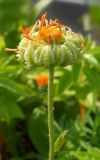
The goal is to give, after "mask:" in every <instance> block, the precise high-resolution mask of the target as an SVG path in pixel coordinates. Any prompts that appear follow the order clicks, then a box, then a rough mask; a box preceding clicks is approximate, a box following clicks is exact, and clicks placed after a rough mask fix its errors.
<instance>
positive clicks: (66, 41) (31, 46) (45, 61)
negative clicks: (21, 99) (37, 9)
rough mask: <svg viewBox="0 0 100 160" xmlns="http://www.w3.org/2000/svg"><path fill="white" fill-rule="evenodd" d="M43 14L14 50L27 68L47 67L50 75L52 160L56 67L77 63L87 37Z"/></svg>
mask: <svg viewBox="0 0 100 160" xmlns="http://www.w3.org/2000/svg"><path fill="white" fill-rule="evenodd" d="M46 16H47V13H45V14H43V16H42V18H41V20H38V21H37V22H36V23H35V24H34V26H33V28H32V29H31V30H30V31H29V32H26V30H25V31H24V32H23V36H22V40H21V42H20V43H19V45H18V47H17V49H8V48H7V49H6V51H15V52H16V53H17V57H18V59H19V60H20V61H23V62H25V65H26V66H28V67H33V66H39V67H46V68H47V69H48V71H49V75H48V128H49V160H53V159H54V152H55V151H54V125H53V121H54V120H53V79H54V67H55V66H67V65H70V64H74V63H76V62H77V61H78V60H79V59H80V57H81V56H82V53H83V50H84V40H83V38H82V36H81V35H80V34H77V33H74V32H72V30H71V29H70V28H69V27H66V26H64V25H62V24H61V23H60V22H59V21H58V20H54V21H52V20H50V21H48V20H47V19H46Z"/></svg>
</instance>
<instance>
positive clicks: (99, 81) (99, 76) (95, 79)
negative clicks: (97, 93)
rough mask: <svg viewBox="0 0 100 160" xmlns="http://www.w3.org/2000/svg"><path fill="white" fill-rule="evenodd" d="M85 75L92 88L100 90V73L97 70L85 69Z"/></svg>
mask: <svg viewBox="0 0 100 160" xmlns="http://www.w3.org/2000/svg"><path fill="white" fill-rule="evenodd" d="M84 73H85V75H86V78H87V80H88V81H89V83H90V85H91V87H92V88H93V89H96V90H100V72H99V71H98V70H97V69H95V68H89V67H88V68H87V67H84Z"/></svg>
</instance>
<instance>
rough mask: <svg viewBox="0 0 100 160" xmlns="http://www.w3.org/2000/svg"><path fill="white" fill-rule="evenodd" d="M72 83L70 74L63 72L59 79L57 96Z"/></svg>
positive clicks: (67, 71)
mask: <svg viewBox="0 0 100 160" xmlns="http://www.w3.org/2000/svg"><path fill="white" fill-rule="evenodd" d="M71 83H72V77H71V72H70V71H69V70H64V71H63V75H62V77H61V78H60V79H59V83H58V89H57V94H58V95H60V94H62V93H63V92H64V91H65V90H66V89H67V88H68V87H69V86H70V85H71Z"/></svg>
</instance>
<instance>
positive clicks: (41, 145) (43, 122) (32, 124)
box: [28, 107, 48, 154]
mask: <svg viewBox="0 0 100 160" xmlns="http://www.w3.org/2000/svg"><path fill="white" fill-rule="evenodd" d="M28 131H29V136H30V139H31V141H32V143H33V145H34V146H35V147H36V149H37V151H39V152H40V153H41V154H46V153H48V125H47V113H46V110H45V109H44V108H42V107H41V108H36V109H34V111H33V113H32V115H31V116H30V118H29V121H28Z"/></svg>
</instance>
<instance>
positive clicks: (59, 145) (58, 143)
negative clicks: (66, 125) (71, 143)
mask: <svg viewBox="0 0 100 160" xmlns="http://www.w3.org/2000/svg"><path fill="white" fill-rule="evenodd" d="M66 134H67V130H65V131H63V132H62V133H61V134H60V135H59V137H58V138H57V139H56V141H55V144H54V152H55V154H57V152H58V151H59V150H60V149H61V148H62V146H63V145H64V143H65V136H66Z"/></svg>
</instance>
